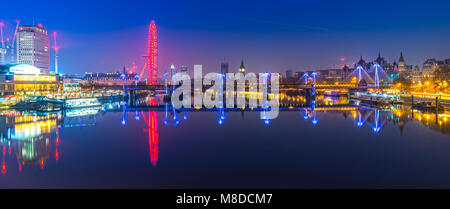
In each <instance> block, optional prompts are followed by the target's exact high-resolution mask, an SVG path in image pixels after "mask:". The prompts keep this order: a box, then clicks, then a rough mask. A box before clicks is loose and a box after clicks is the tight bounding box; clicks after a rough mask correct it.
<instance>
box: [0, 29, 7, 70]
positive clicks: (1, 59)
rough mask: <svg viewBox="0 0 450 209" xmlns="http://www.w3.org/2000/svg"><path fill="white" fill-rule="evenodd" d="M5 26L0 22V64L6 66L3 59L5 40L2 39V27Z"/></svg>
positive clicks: (4, 55)
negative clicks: (0, 43) (0, 44)
mask: <svg viewBox="0 0 450 209" xmlns="http://www.w3.org/2000/svg"><path fill="white" fill-rule="evenodd" d="M4 25H5V23H4V22H0V39H1V42H2V48H0V64H6V62H5V57H6V48H5V40H4V39H3V26H4Z"/></svg>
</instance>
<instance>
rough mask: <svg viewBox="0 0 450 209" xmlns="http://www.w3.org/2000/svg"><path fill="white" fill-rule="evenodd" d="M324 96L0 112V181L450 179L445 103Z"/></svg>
mask: <svg viewBox="0 0 450 209" xmlns="http://www.w3.org/2000/svg"><path fill="white" fill-rule="evenodd" d="M322 100H323V101H325V102H326V103H327V104H328V100H329V102H330V104H329V105H328V106H326V107H320V108H315V109H314V108H313V109H311V108H301V107H292V106H290V107H286V108H282V110H281V111H280V114H279V116H278V118H276V119H273V120H270V121H268V120H261V119H260V113H259V112H258V111H251V110H248V109H246V110H214V111H212V110H208V111H202V110H177V111H174V110H173V109H171V108H170V107H168V106H167V107H166V108H165V107H162V108H154V109H148V108H137V109H131V108H126V107H125V108H124V106H123V105H120V104H106V105H104V106H103V107H101V108H100V107H99V108H85V109H79V110H72V111H69V112H64V113H62V112H49V113H24V112H15V111H12V110H9V111H3V112H2V115H1V121H0V125H1V131H2V132H1V134H2V135H1V149H2V158H1V162H2V174H1V175H0V188H448V187H450V178H449V176H450V118H449V112H448V111H447V112H444V113H441V114H438V115H437V116H436V114H433V113H420V112H414V111H411V110H410V109H408V108H407V107H403V106H392V107H391V108H390V109H383V110H377V109H373V108H369V107H358V106H352V105H337V103H339V99H337V100H336V99H335V98H334V99H333V98H331V99H330V98H322ZM336 101H337V103H336ZM343 103H345V102H343Z"/></svg>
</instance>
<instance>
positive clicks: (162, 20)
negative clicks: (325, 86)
mask: <svg viewBox="0 0 450 209" xmlns="http://www.w3.org/2000/svg"><path fill="white" fill-rule="evenodd" d="M84 3H85V2H79V3H74V2H71V3H70V4H71V6H72V8H73V9H71V10H70V11H69V10H68V9H62V7H61V5H60V4H57V3H55V4H46V5H49V6H47V7H45V8H44V7H42V6H40V5H37V4H36V5H35V4H34V3H30V5H34V7H30V8H38V9H37V10H39V11H40V12H39V13H36V12H35V11H32V10H34V9H29V8H26V9H24V11H23V12H21V13H20V14H19V13H16V12H14V11H6V13H4V16H2V17H1V18H2V19H1V20H2V21H3V22H5V34H6V35H5V37H6V36H7V35H8V34H11V31H13V30H14V29H13V28H14V25H15V20H16V19H19V20H20V21H21V24H22V25H30V24H33V23H34V24H43V25H44V27H45V28H46V29H48V30H49V32H50V33H51V32H54V31H57V32H58V39H59V40H58V42H59V43H58V44H59V45H60V46H59V47H60V49H61V50H60V52H59V53H60V54H59V56H60V58H59V68H60V71H61V72H62V73H66V74H72V73H84V72H86V71H88V72H89V71H100V72H111V71H118V70H121V69H122V67H123V66H124V65H126V66H131V65H132V63H136V64H137V65H138V66H139V68H142V67H143V65H144V63H145V59H143V58H142V55H143V54H145V51H146V43H147V40H146V39H147V35H148V34H147V33H148V29H147V28H148V24H149V22H150V20H152V19H154V20H155V21H156V24H157V26H158V28H159V30H158V36H159V37H158V38H159V52H160V56H159V58H160V60H159V66H160V72H161V71H164V70H166V69H169V68H170V65H171V64H175V65H176V67H177V68H179V67H180V66H181V65H185V66H188V67H189V69H190V70H192V67H193V65H194V64H203V67H204V69H205V72H213V71H216V72H217V71H220V63H221V62H228V63H229V65H230V66H229V71H230V72H237V71H238V68H239V65H240V62H241V60H242V59H244V61H245V63H246V67H247V68H248V71H252V72H263V71H272V72H284V71H286V70H293V71H307V70H312V69H317V70H321V69H330V68H339V66H340V65H342V64H351V63H352V62H357V61H358V60H359V57H360V56H363V58H364V59H365V60H367V61H372V60H375V59H376V57H377V55H378V53H379V52H381V55H382V56H383V57H385V58H386V60H387V61H388V62H390V63H392V62H394V61H398V59H399V55H400V52H403V55H404V57H405V60H406V63H407V64H409V65H413V66H415V65H419V66H420V67H421V66H422V64H423V63H424V62H425V60H427V59H429V58H436V59H439V60H442V59H446V58H449V57H450V49H449V48H448V47H447V46H448V45H449V44H450V38H448V37H449V35H450V27H449V24H448V23H447V22H446V20H447V19H448V18H450V17H449V14H447V13H446V12H444V11H446V9H448V8H450V4H449V3H447V2H443V1H436V2H430V3H429V4H427V5H422V4H420V3H416V2H386V1H377V3H376V4H374V5H376V6H373V8H371V7H368V6H366V4H365V5H358V2H356V1H348V2H347V4H340V3H336V2H332V1H321V2H317V3H312V2H308V3H304V4H299V3H290V4H288V5H290V7H286V4H283V6H278V5H272V4H270V5H264V4H262V5H261V4H257V5H256V4H253V3H251V2H245V3H237V2H229V3H227V4H220V3H215V4H211V3H209V4H206V3H203V4H200V3H199V4H195V3H192V2H191V3H183V2H177V3H174V4H167V3H163V2H154V3H137V2H130V3H128V4H120V2H117V1H112V2H109V3H108V4H106V5H105V7H102V5H103V4H102V2H95V3H91V4H90V7H84V5H85V4H84ZM12 4H15V3H14V2H13V3H12ZM237 5H238V7H237ZM433 5H440V6H439V7H435V6H433ZM11 6H14V5H11ZM150 6H151V8H148V7H150ZM429 7H432V11H431V8H429ZM233 8H238V9H234V10H233ZM111 9H113V10H114V11H123V13H122V14H127V15H119V16H116V15H114V14H111V13H110V12H108V11H110V10H111ZM115 9H117V10H115ZM144 9H145V11H144ZM268 9H270V11H272V12H271V13H267V12H265V11H267V10H268ZM371 9H373V10H374V11H376V12H375V15H368V14H369V13H370V12H369V11H370V10H371ZM309 10H314V11H315V13H312V11H309ZM131 11H133V12H131ZM377 11H379V12H377ZM418 11H420V13H418ZM63 13H64V14H66V13H68V14H73V15H72V16H74V17H71V15H66V16H65V19H64V20H61V19H59V18H57V17H58V15H62V14H63ZM119 13H120V12H119ZM312 17H314V18H312ZM9 36H11V35H9ZM50 57H51V59H50V65H51V69H53V68H54V59H53V57H54V51H53V50H51V54H50ZM342 57H343V58H345V61H344V62H342V61H340V58H342Z"/></svg>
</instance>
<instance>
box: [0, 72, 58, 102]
mask: <svg viewBox="0 0 450 209" xmlns="http://www.w3.org/2000/svg"><path fill="white" fill-rule="evenodd" d="M61 90H62V80H61V78H60V77H59V76H58V75H51V74H43V73H41V70H40V69H39V68H37V67H34V66H32V65H28V64H20V65H7V66H0V91H1V94H2V95H35V96H45V95H49V94H55V93H57V92H59V91H61Z"/></svg>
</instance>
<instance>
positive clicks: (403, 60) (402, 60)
mask: <svg viewBox="0 0 450 209" xmlns="http://www.w3.org/2000/svg"><path fill="white" fill-rule="evenodd" d="M398 62H405V59H404V58H403V52H400V59H398Z"/></svg>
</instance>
